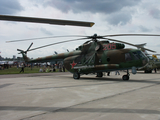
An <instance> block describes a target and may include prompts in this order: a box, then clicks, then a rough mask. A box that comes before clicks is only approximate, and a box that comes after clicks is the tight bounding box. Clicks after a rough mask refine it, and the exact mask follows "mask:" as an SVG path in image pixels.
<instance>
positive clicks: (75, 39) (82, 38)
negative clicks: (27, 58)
mask: <svg viewBox="0 0 160 120" xmlns="http://www.w3.org/2000/svg"><path fill="white" fill-rule="evenodd" d="M85 39H88V38H81V39H73V40H65V41H61V42H57V43H52V44H48V45H44V46H41V47H37V48H33V49H30V50H28V51H33V50H36V49H40V48H44V47H48V46H51V45H56V44H60V43H66V42H71V41H77V40H85Z"/></svg>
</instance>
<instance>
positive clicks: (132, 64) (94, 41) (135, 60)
mask: <svg viewBox="0 0 160 120" xmlns="http://www.w3.org/2000/svg"><path fill="white" fill-rule="evenodd" d="M0 20H8V21H21V22H38V23H49V24H60V25H78V26H87V27H91V26H92V25H93V24H94V23H93V22H79V21H66V20H63V21H62V20H51V19H42V18H29V17H19V16H4V15H0ZM114 36H160V35H150V34H117V35H105V36H97V34H94V35H93V36H78V37H83V38H79V39H74V40H69V41H62V42H58V43H53V44H49V45H45V46H41V47H38V48H33V49H30V48H31V46H32V44H31V45H30V46H29V48H28V49H27V50H26V51H23V50H20V49H17V51H20V53H21V54H22V56H23V58H24V60H25V62H28V63H34V62H47V61H53V60H63V62H64V67H65V68H66V69H67V70H68V71H69V72H71V73H73V78H74V79H79V78H80V75H83V74H86V75H87V74H89V73H97V77H103V72H110V71H115V70H127V74H126V75H123V77H122V79H123V80H129V76H130V74H129V69H132V73H133V74H136V69H137V68H141V67H144V66H145V65H147V63H148V58H147V56H146V55H145V54H143V52H142V51H141V50H138V49H127V48H125V45H124V44H128V45H132V46H135V47H137V46H136V45H134V44H131V43H127V42H123V41H120V40H115V39H110V38H108V37H114ZM74 37H75V36H74ZM87 39H89V40H88V41H86V42H85V43H83V44H82V45H80V46H79V47H78V48H76V50H74V51H71V52H66V53H61V54H56V55H51V56H46V57H42V58H36V59H29V58H28V57H27V55H26V54H27V52H29V51H32V50H36V49H40V48H43V47H47V46H50V45H56V44H59V43H65V42H71V41H78V40H87ZM98 39H102V40H103V41H99V40H98ZM17 41H20V40H17ZM109 41H114V42H118V43H114V42H112V43H110V42H109ZM10 42H11V41H10ZM13 42H14V41H13ZM143 49H145V50H148V51H151V52H155V51H152V50H149V49H146V48H143Z"/></svg>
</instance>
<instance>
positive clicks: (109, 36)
mask: <svg viewBox="0 0 160 120" xmlns="http://www.w3.org/2000/svg"><path fill="white" fill-rule="evenodd" d="M116 36H160V35H158V34H115V35H104V36H102V37H116Z"/></svg>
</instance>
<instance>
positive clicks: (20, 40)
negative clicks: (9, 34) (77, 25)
mask: <svg viewBox="0 0 160 120" xmlns="http://www.w3.org/2000/svg"><path fill="white" fill-rule="evenodd" d="M60 37H87V36H80V35H64V36H51V37H40V38H29V39H19V40H11V41H6V43H9V42H22V41H30V40H40V39H48V38H60Z"/></svg>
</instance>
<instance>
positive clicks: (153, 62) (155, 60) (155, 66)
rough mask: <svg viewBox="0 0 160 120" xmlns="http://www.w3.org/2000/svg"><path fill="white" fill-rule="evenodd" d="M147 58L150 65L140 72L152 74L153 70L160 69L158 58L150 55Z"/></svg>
mask: <svg viewBox="0 0 160 120" xmlns="http://www.w3.org/2000/svg"><path fill="white" fill-rule="evenodd" d="M147 57H148V58H149V61H148V65H146V66H145V67H143V68H142V69H140V70H144V72H145V73H152V70H154V69H159V68H160V60H159V59H158V58H157V57H154V56H149V55H147Z"/></svg>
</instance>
